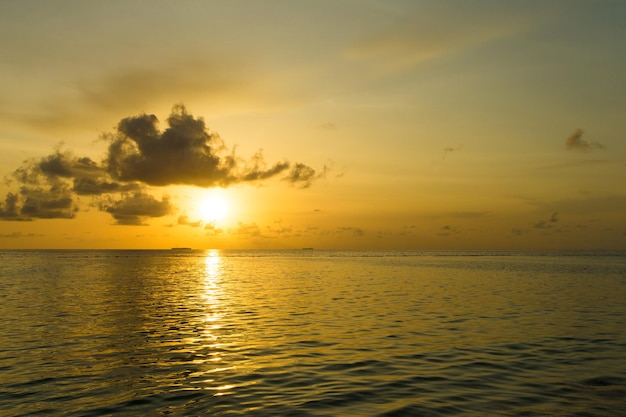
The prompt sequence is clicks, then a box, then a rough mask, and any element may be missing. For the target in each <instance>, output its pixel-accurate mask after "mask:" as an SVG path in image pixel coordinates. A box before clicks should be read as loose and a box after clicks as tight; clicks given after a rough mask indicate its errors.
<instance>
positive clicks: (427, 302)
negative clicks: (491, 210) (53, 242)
mask: <svg viewBox="0 0 626 417" xmlns="http://www.w3.org/2000/svg"><path fill="white" fill-rule="evenodd" d="M0 415H1V416H39V415H48V416H231V415H244V416H426V417H429V416H526V417H530V416H578V417H583V416H586V417H592V416H626V253H624V252H505V251H491V252H489V251H467V252H428V251H351V252H347V251H318V250H295V251H243V250H242V251H217V250H209V251H195V250H194V251H168V250H165V251H131V250H129V251H124V250H119V251H118V250H93V251H92V250H80V251H72V250H48V251H35V250H31V251H28V250H24V251H21V250H12V251H9V250H3V251H0Z"/></svg>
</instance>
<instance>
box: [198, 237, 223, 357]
mask: <svg viewBox="0 0 626 417" xmlns="http://www.w3.org/2000/svg"><path fill="white" fill-rule="evenodd" d="M204 264H205V276H204V288H203V294H202V298H203V299H204V303H205V306H206V314H205V316H204V324H205V325H204V333H205V337H206V338H207V339H209V340H210V341H211V344H212V345H213V346H215V345H217V341H218V336H217V334H216V332H217V331H218V330H219V329H220V327H221V319H222V316H223V315H222V312H221V311H222V308H221V301H222V300H221V298H222V294H221V293H222V291H221V287H220V285H219V284H220V281H221V258H220V253H219V251H218V250H217V249H211V250H209V251H207V254H206V257H205V258H204ZM220 360H221V358H220V357H219V356H218V355H214V356H213V358H211V361H220Z"/></svg>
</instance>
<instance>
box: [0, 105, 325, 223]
mask: <svg viewBox="0 0 626 417" xmlns="http://www.w3.org/2000/svg"><path fill="white" fill-rule="evenodd" d="M158 122H159V121H158V119H157V117H156V116H155V115H148V114H141V115H138V116H133V117H127V118H124V119H122V120H121V121H120V122H119V124H118V125H117V128H116V130H115V131H114V132H113V133H110V134H105V135H104V139H105V140H106V141H107V142H108V147H107V151H106V153H105V155H104V157H103V158H102V160H101V161H100V162H97V161H94V160H92V159H91V158H88V157H78V156H76V155H74V154H73V153H72V152H70V151H68V150H65V151H63V150H61V149H60V146H59V147H57V149H55V151H54V152H53V153H51V154H50V155H48V156H45V157H42V158H40V159H32V160H28V161H25V162H24V163H23V164H22V166H20V167H18V168H17V169H16V170H15V171H14V172H13V174H12V180H13V181H15V182H17V183H18V184H19V191H15V192H9V193H8V194H7V195H6V198H5V201H4V203H0V220H16V221H17V220H32V219H35V218H40V219H52V218H64V219H71V218H74V217H75V215H76V213H77V212H78V210H79V206H78V204H79V197H86V198H91V199H92V200H96V201H97V206H98V208H99V209H100V210H102V211H105V212H107V213H109V214H111V215H112V216H113V218H114V219H115V220H116V224H120V225H137V224H143V220H142V219H143V218H146V217H159V216H163V215H166V214H169V213H170V212H171V211H172V210H173V207H172V206H171V203H170V202H169V200H168V199H162V200H160V201H159V200H157V199H155V198H154V197H152V196H151V195H149V194H148V191H147V189H148V188H147V187H148V186H157V187H159V186H168V185H176V184H182V185H190V186H198V187H228V186H232V185H235V184H240V183H254V182H259V181H264V180H269V179H272V178H274V177H276V178H282V179H283V180H284V181H286V182H288V183H290V184H292V185H294V186H296V187H299V188H307V187H310V186H311V184H312V183H313V182H314V181H315V180H317V179H320V178H323V177H324V176H325V175H326V173H327V171H328V170H329V168H328V167H326V166H324V167H323V169H322V170H321V171H316V170H315V169H313V168H311V167H310V166H308V165H305V164H303V163H300V162H297V163H292V162H290V161H287V160H283V161H280V162H277V163H275V164H273V165H268V164H267V163H266V161H265V159H264V157H263V154H262V151H258V152H257V153H256V154H255V155H253V157H252V158H251V159H250V160H249V161H245V160H244V159H242V158H240V157H238V156H237V155H236V154H235V152H234V150H232V151H229V149H228V148H227V147H226V145H225V144H224V143H223V141H222V140H221V138H220V137H219V135H217V134H216V133H212V132H209V131H208V129H207V128H206V125H205V122H204V120H203V119H202V118H194V117H193V116H192V115H191V114H189V113H187V111H186V109H185V107H184V106H183V105H177V106H174V108H173V109H172V112H171V114H170V116H169V118H168V119H167V124H168V127H167V128H166V129H165V130H163V131H161V130H159V128H158ZM181 221H183V220H180V219H179V224H188V225H192V224H191V222H190V221H189V219H186V220H184V222H186V223H184V222H183V223H181Z"/></svg>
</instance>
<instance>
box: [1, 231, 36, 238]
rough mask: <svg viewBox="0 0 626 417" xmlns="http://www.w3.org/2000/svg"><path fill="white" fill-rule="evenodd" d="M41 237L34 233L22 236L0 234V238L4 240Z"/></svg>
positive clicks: (17, 234)
mask: <svg viewBox="0 0 626 417" xmlns="http://www.w3.org/2000/svg"><path fill="white" fill-rule="evenodd" d="M42 236H43V235H42V234H35V233H27V234H24V233H22V232H13V233H4V234H0V238H6V239H19V238H32V237H42Z"/></svg>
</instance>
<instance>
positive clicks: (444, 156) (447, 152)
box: [441, 145, 463, 159]
mask: <svg viewBox="0 0 626 417" xmlns="http://www.w3.org/2000/svg"><path fill="white" fill-rule="evenodd" d="M462 147H463V145H458V146H456V147H454V148H453V147H451V146H448V147H446V148H444V149H443V156H442V157H441V159H446V156H448V154H449V153H452V152H455V151H458V150H459V149H461V148H462Z"/></svg>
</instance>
